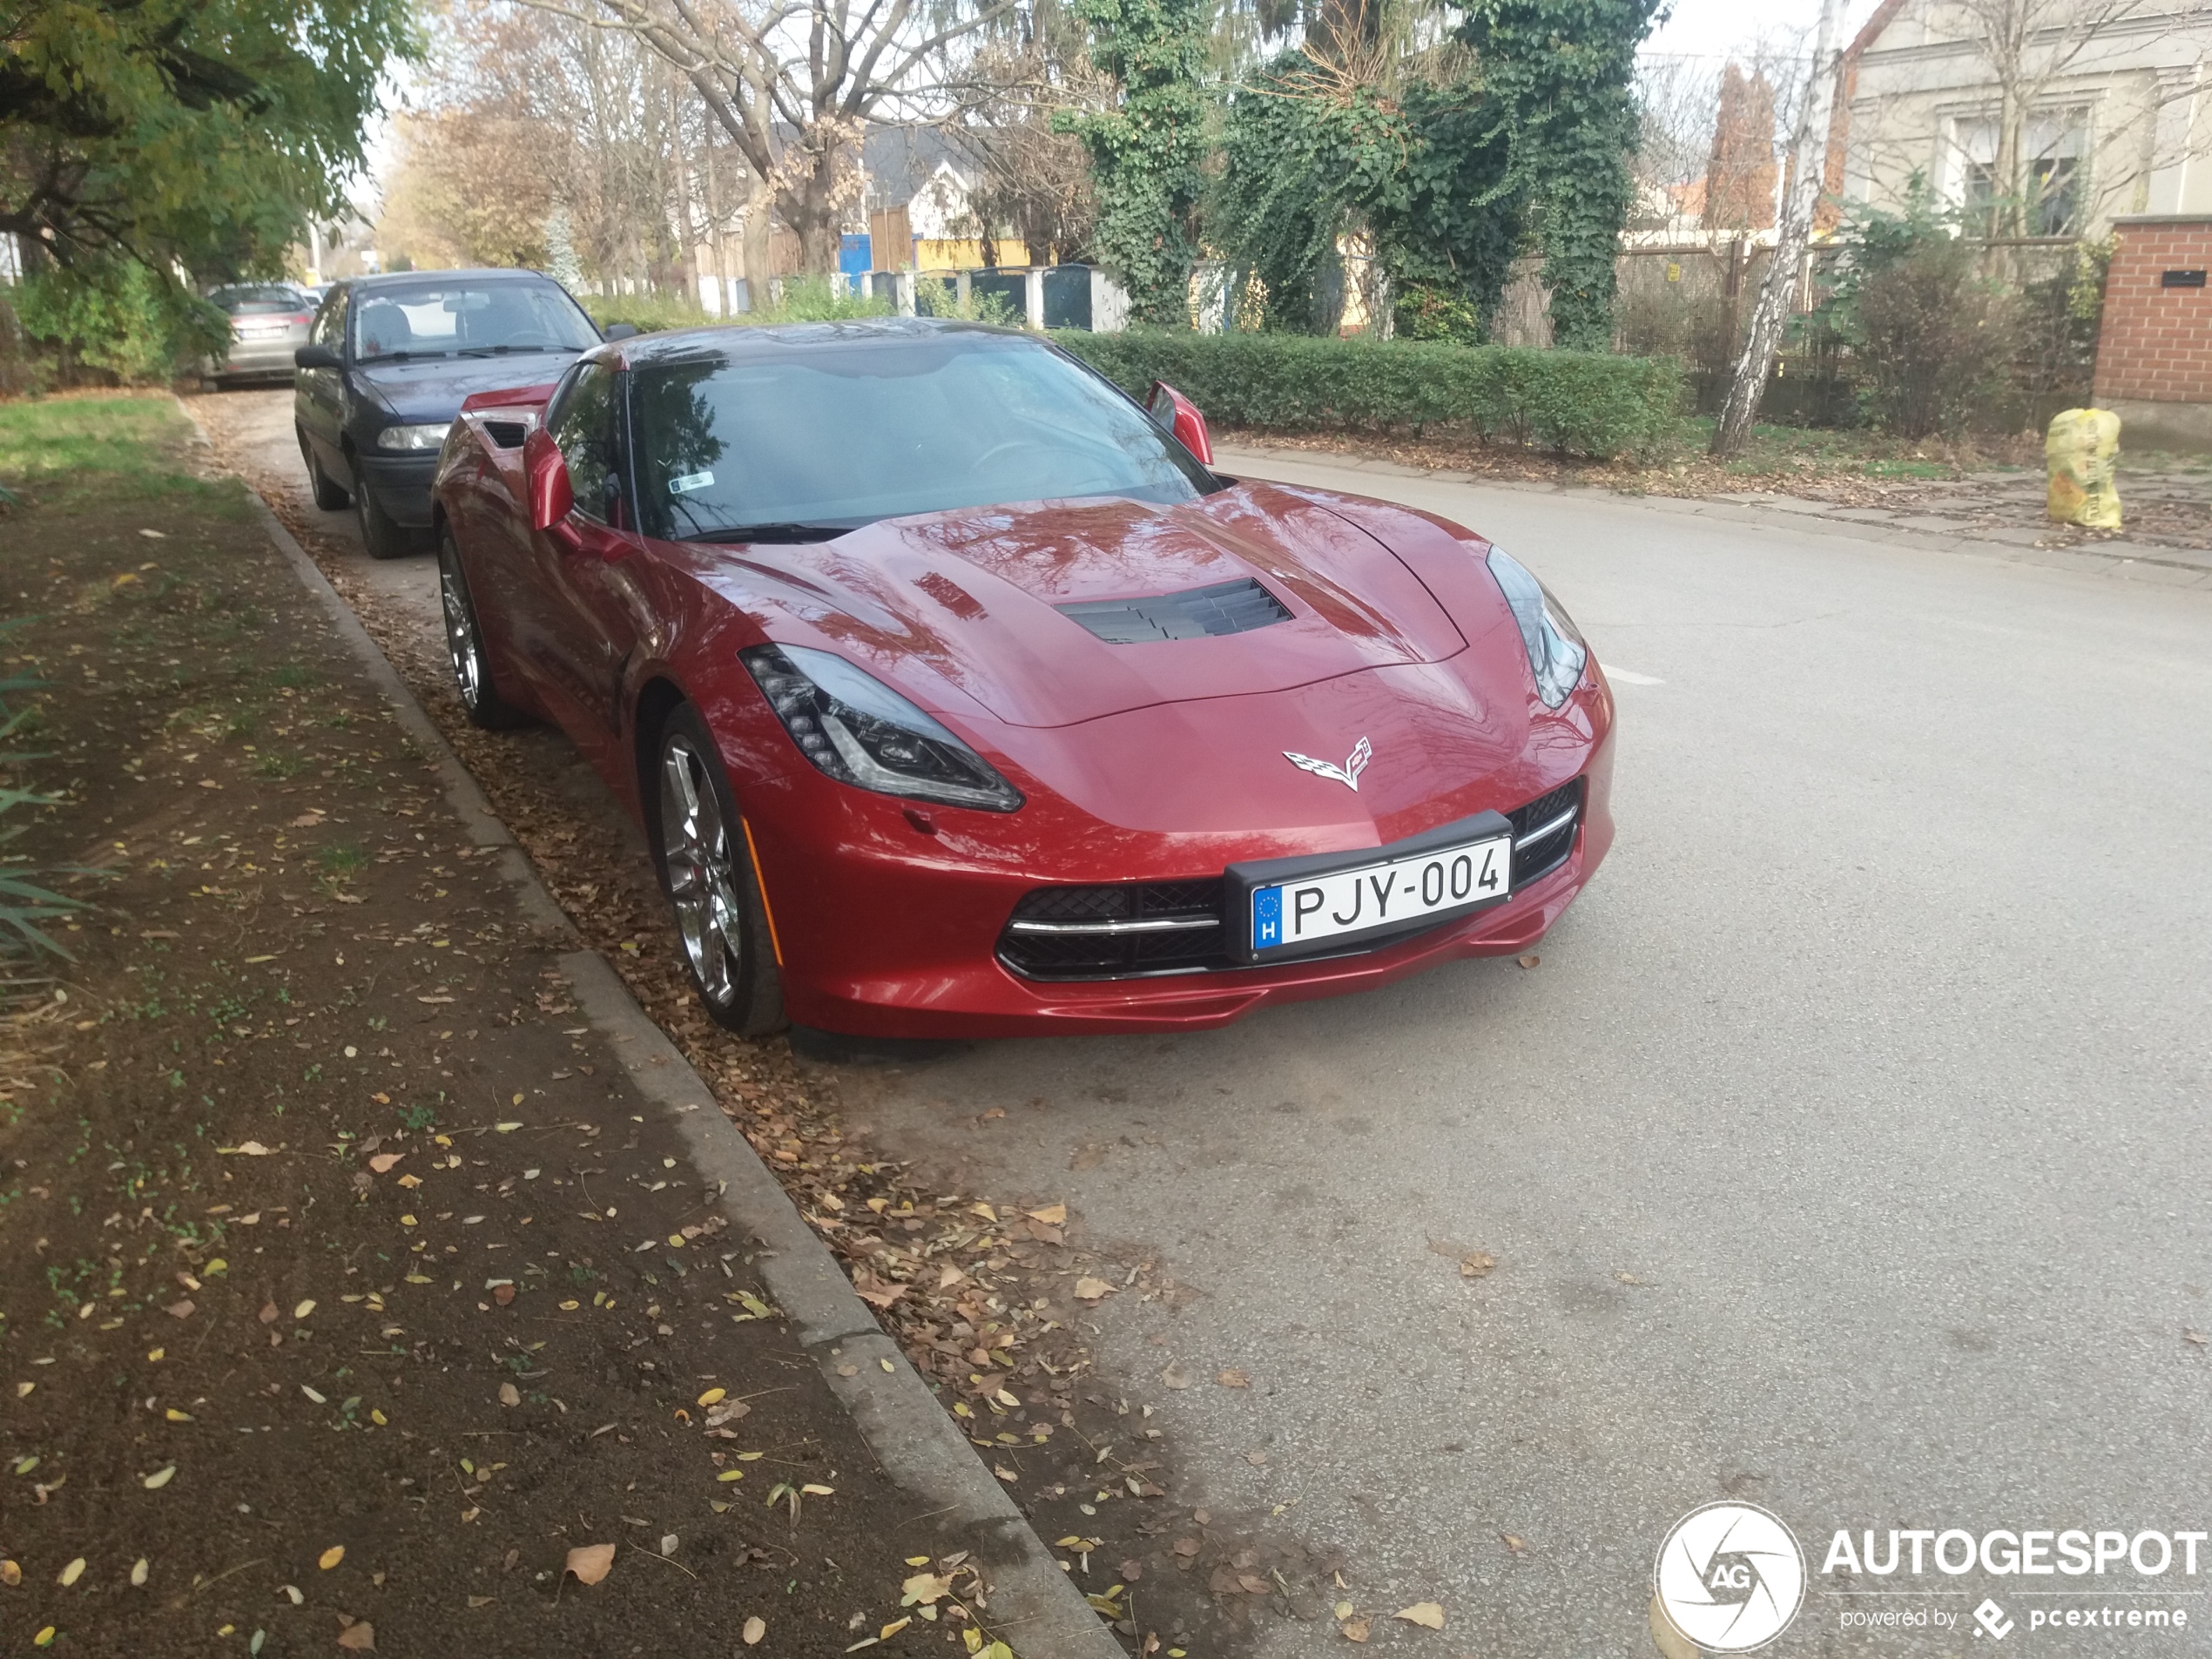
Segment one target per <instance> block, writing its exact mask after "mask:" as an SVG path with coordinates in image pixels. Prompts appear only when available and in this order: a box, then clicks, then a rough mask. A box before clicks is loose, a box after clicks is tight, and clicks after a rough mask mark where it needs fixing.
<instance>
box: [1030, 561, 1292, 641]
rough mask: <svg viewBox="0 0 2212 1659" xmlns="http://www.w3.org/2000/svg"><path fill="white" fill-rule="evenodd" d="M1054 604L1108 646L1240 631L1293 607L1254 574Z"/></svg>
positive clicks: (1286, 614) (1281, 617)
mask: <svg viewBox="0 0 2212 1659" xmlns="http://www.w3.org/2000/svg"><path fill="white" fill-rule="evenodd" d="M1053 608H1054V609H1055V610H1057V611H1059V612H1060V614H1061V615H1062V616H1063V617H1073V618H1074V619H1075V620H1076V621H1077V622H1079V623H1081V624H1082V625H1083V626H1084V627H1086V628H1088V629H1089V630H1090V631H1091V632H1092V633H1094V634H1096V635H1097V636H1098V637H1099V638H1101V639H1103V640H1104V641H1105V642H1106V643H1107V644H1109V645H1138V644H1148V643H1150V642H1151V641H1153V640H1158V639H1204V638H1206V637H1209V636H1213V635H1220V634H1241V633H1245V632H1248V631H1250V630H1251V629H1254V628H1264V627H1266V626H1267V625H1268V624H1270V623H1275V622H1288V621H1289V620H1290V619H1291V613H1290V610H1289V608H1288V607H1286V606H1285V604H1283V602H1282V601H1281V600H1280V599H1278V598H1277V597H1275V596H1274V595H1273V594H1271V593H1270V592H1269V591H1268V590H1266V589H1265V588H1264V587H1262V586H1260V584H1259V583H1258V582H1256V581H1254V580H1253V579H1252V578H1251V577H1245V578H1244V580H1243V581H1242V582H1217V583H1213V584H1212V585H1211V587H1204V588H1187V589H1185V590H1184V591H1183V592H1181V593H1163V594H1161V595H1159V596H1158V597H1157V598H1150V599H1095V600H1087V601H1084V602H1083V603H1082V604H1067V605H1055V606H1054V607H1053Z"/></svg>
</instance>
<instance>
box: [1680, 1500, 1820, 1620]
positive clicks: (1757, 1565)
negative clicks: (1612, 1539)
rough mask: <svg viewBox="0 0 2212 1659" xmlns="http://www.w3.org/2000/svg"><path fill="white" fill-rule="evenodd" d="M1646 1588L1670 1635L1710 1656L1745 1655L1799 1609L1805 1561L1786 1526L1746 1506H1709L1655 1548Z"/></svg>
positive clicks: (1695, 1512)
mask: <svg viewBox="0 0 2212 1659" xmlns="http://www.w3.org/2000/svg"><path fill="white" fill-rule="evenodd" d="M1652 1589H1653V1591H1654V1592H1655V1593H1656V1595H1657V1596H1658V1598H1659V1605H1660V1607H1661V1608H1662V1610H1663V1611H1664V1612H1665V1613H1666V1615H1667V1617H1668V1619H1669V1621H1671V1622H1673V1624H1674V1627H1675V1629H1677V1630H1679V1631H1681V1632H1682V1634H1683V1635H1685V1636H1687V1637H1689V1640H1690V1641H1692V1642H1695V1643H1696V1644H1697V1646H1699V1647H1701V1648H1703V1649H1706V1650H1707V1651H1708V1652H1710V1653H1749V1652H1750V1651H1751V1650H1752V1649H1754V1648H1763V1647H1764V1646H1766V1644H1767V1643H1768V1642H1771V1641H1773V1640H1774V1639H1775V1637H1777V1636H1778V1635H1781V1634H1782V1633H1783V1632H1784V1630H1786V1629H1789V1628H1790V1622H1791V1620H1792V1619H1794V1618H1796V1617H1797V1609H1798V1608H1800V1607H1802V1606H1804V1599H1805V1557H1804V1551H1803V1550H1802V1549H1800V1548H1797V1539H1796V1537H1795V1536H1793V1535H1792V1534H1791V1531H1790V1529H1789V1527H1785V1526H1784V1525H1783V1523H1782V1521H1780V1520H1779V1519H1778V1518H1777V1517H1776V1516H1774V1515H1772V1514H1769V1513H1768V1512H1767V1511H1765V1510H1764V1509H1762V1508H1760V1507H1758V1506H1757V1504H1749V1503H1709V1504H1707V1505H1705V1506H1704V1507H1703V1508H1699V1509H1693V1510H1691V1511H1690V1512H1689V1514H1686V1515H1684V1516H1683V1518H1682V1519H1681V1520H1680V1521H1676V1523H1675V1525H1674V1530H1673V1531H1671V1532H1669V1534H1667V1540H1666V1541H1665V1542H1664V1543H1662V1544H1661V1545H1660V1546H1659V1564H1658V1566H1657V1568H1656V1569H1655V1570H1654V1572H1653V1574H1652Z"/></svg>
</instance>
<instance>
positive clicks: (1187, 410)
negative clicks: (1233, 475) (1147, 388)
mask: <svg viewBox="0 0 2212 1659" xmlns="http://www.w3.org/2000/svg"><path fill="white" fill-rule="evenodd" d="M1144 407H1145V408H1146V410H1147V411H1149V412H1150V415H1151V416H1152V418H1153V419H1154V420H1155V421H1158V422H1159V423H1160V424H1161V425H1162V426H1163V427H1165V428H1167V429H1168V430H1169V431H1170V432H1172V433H1174V434H1175V437H1176V442H1178V443H1180V444H1181V445H1182V446H1183V447H1184V448H1186V449H1188V450H1189V451H1190V453H1191V455H1194V456H1195V457H1197V462H1198V464H1199V465H1200V466H1202V467H1211V466H1212V465H1213V441H1212V440H1211V438H1209V437H1208V436H1207V435H1206V417H1205V416H1204V415H1201V414H1199V413H1198V406H1197V404H1196V403H1193V402H1192V401H1190V399H1189V398H1187V397H1185V396H1184V395H1183V394H1182V393H1180V392H1178V391H1177V390H1176V389H1175V388H1173V387H1172V386H1170V385H1169V384H1168V383H1167V382H1166V381H1153V382H1152V395H1151V396H1150V397H1149V398H1147V399H1145V401H1144Z"/></svg>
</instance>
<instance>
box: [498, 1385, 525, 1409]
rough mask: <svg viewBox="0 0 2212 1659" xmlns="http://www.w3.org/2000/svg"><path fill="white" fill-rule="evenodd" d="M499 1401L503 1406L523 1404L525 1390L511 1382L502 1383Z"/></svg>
mask: <svg viewBox="0 0 2212 1659" xmlns="http://www.w3.org/2000/svg"><path fill="white" fill-rule="evenodd" d="M499 1403H500V1404H501V1405H502V1406H519V1405H521V1404H522V1403H523V1391H522V1390H521V1389H519V1388H517V1387H516V1386H515V1385H514V1384H513V1383H510V1382H506V1383H502V1384H500V1385H499Z"/></svg>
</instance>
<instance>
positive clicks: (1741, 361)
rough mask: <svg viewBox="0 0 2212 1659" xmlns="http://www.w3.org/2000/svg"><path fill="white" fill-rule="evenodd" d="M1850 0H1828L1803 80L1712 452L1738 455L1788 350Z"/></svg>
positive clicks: (1816, 203)
mask: <svg viewBox="0 0 2212 1659" xmlns="http://www.w3.org/2000/svg"><path fill="white" fill-rule="evenodd" d="M1843 13H1844V0H1822V3H1821V8H1820V32H1819V37H1818V40H1817V44H1815V46H1814V48H1813V53H1812V78H1811V81H1810V82H1808V83H1807V84H1806V86H1805V95H1804V100H1803V102H1802V104H1801V105H1800V107H1799V110H1798V112H1797V135H1796V138H1795V141H1794V142H1793V143H1792V145H1791V167H1790V199H1789V200H1788V201H1786V202H1785V203H1784V204H1783V209H1782V224H1781V226H1780V228H1779V230H1778V231H1777V233H1776V236H1775V246H1774V262H1773V263H1772V264H1770V266H1767V270H1766V280H1765V281H1764V283H1762V284H1761V285H1760V287H1759V303H1758V306H1757V308H1756V309H1755V310H1754V311H1753V312H1752V313H1751V333H1750V339H1748V340H1747V341H1744V344H1743V356H1742V357H1740V358H1738V359H1737V363H1736V377H1735V380H1734V381H1733V382H1732V383H1731V384H1730V387H1729V388H1728V401H1727V402H1725V403H1723V405H1722V406H1721V415H1720V419H1719V420H1718V421H1715V422H1714V423H1713V453H1714V454H1715V455H1734V454H1735V453H1736V452H1737V450H1738V449H1741V448H1743V441H1744V440H1745V439H1746V438H1748V437H1750V435H1751V422H1752V421H1754V420H1756V419H1757V417H1758V413H1759V400H1760V399H1761V398H1763V397H1764V396H1765V395H1766V382H1767V376H1768V375H1770V374H1772V373H1773V372H1774V359H1775V354H1777V352H1779V351H1780V350H1781V349H1782V335H1783V333H1784V330H1785V329H1786V328H1787V327H1789V323H1790V307H1791V297H1792V295H1793V294H1794V293H1796V290H1797V280H1798V267H1799V266H1802V265H1803V264H1804V257H1805V243H1806V241H1807V239H1809V238H1810V237H1811V233H1812V214H1813V209H1814V208H1816V207H1817V206H1819V205H1820V185H1821V180H1822V179H1823V178H1824V176H1825V175H1826V173H1827V171H1828V169H1827V166H1826V165H1825V164H1826V159H1827V151H1828V118H1829V112H1830V111H1831V108H1832V107H1833V105H1834V104H1835V95H1836V76H1837V71H1838V69H1839V68H1840V67H1841V64H1840V61H1839V60H1840V56H1841V55H1840V53H1839V52H1838V44H1837V40H1838V36H1839V35H1840V34H1841V33H1842V32H1843V21H1844V17H1843Z"/></svg>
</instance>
